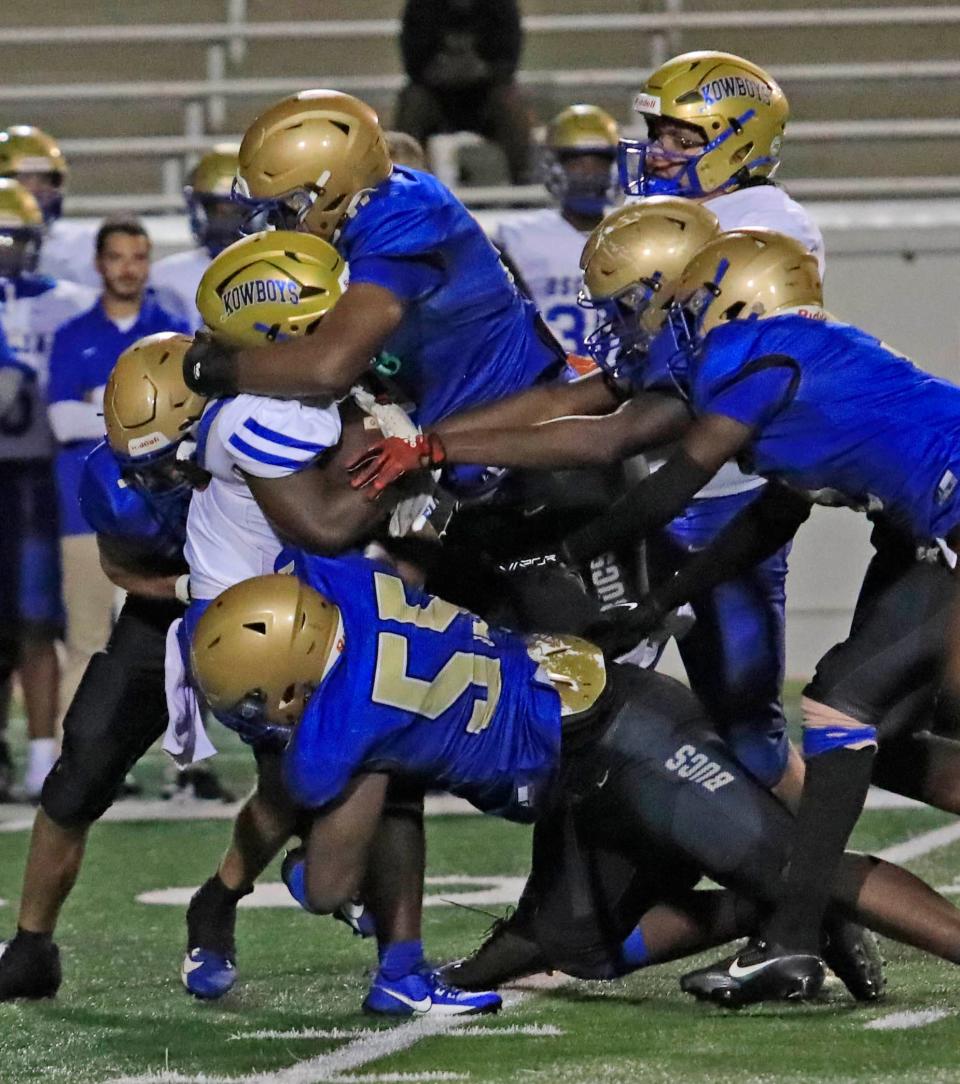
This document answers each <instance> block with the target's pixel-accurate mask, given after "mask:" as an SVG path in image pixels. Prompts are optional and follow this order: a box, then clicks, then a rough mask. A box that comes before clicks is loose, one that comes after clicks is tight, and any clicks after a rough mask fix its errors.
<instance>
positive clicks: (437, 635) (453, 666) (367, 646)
mask: <svg viewBox="0 0 960 1084" xmlns="http://www.w3.org/2000/svg"><path fill="white" fill-rule="evenodd" d="M295 572H296V574H297V575H299V576H300V578H301V579H303V580H304V581H305V582H306V583H308V584H310V586H312V587H314V588H316V589H317V590H318V591H320V592H321V593H322V594H323V595H324V596H326V597H327V598H328V599H330V600H331V601H332V602H334V603H336V605H337V606H338V607H339V608H340V614H341V620H342V622H343V629H342V650H341V653H340V655H339V657H338V658H337V660H336V662H335V663H334V664H333V666H332V667H330V668H329V669H328V671H327V674H326V676H325V677H324V679H323V680H322V682H321V684H320V686H319V687H318V688H317V690H316V691H315V692H314V693H313V695H312V696H311V698H310V700H309V701H308V703H307V708H306V711H305V712H304V714H303V717H302V718H301V720H300V722H299V723H298V725H297V727H296V730H295V731H294V734H293V738H292V739H291V742H290V745H289V746H288V749H287V752H286V755H285V761H284V770H285V775H286V780H287V785H288V787H289V789H290V792H291V794H292V795H293V797H294V799H295V800H296V802H297V803H298V804H299V805H303V806H306V807H309V808H318V807H320V806H323V805H326V804H327V803H328V802H331V801H333V800H334V799H335V798H336V797H337V796H338V795H340V794H341V793H342V792H343V790H344V788H345V786H346V785H347V783H348V781H349V780H350V778H351V777H352V776H354V775H356V774H357V773H358V772H362V771H378V770H379V771H396V772H400V773H403V774H406V775H411V776H416V777H417V778H420V779H422V780H424V781H425V782H427V783H428V784H429V785H431V786H433V787H438V788H440V789H442V790H449V791H451V792H452V793H454V794H458V795H460V796H461V797H463V798H466V799H467V800H468V801H470V802H472V803H473V804H474V805H475V806H476V807H477V808H478V809H481V810H483V811H484V812H488V813H494V814H497V815H499V816H503V817H507V818H509V819H511V820H519V821H529V820H533V819H535V817H536V814H537V811H538V810H537V806H538V800H539V799H540V797H541V796H542V795H543V794H544V792H545V791H546V789H547V787H548V785H549V782H550V780H551V778H552V776H553V774H554V772H555V769H556V768H557V766H558V762H559V756H560V699H559V697H558V695H557V693H556V691H555V690H554V689H553V688H552V687H551V686H550V685H548V684H544V683H542V682H541V681H539V680H537V679H536V677H535V675H536V673H537V665H536V664H535V663H534V662H533V661H532V660H531V658H530V657H529V655H528V654H527V651H526V648H525V646H524V644H523V642H522V641H521V640H520V639H519V638H518V637H516V636H513V635H511V634H510V633H507V632H506V631H504V630H503V629H496V628H489V627H488V626H487V625H486V624H485V623H484V622H483V621H481V620H480V619H479V618H478V617H475V616H474V615H473V614H471V613H467V612H466V611H464V610H461V609H459V608H458V607H456V606H454V605H452V604H451V603H449V602H444V601H443V600H442V599H438V598H434V597H433V596H432V595H428V594H426V593H425V592H423V591H419V590H416V589H414V588H411V587H408V586H406V585H405V584H404V582H403V581H402V580H401V579H400V577H399V576H397V575H396V573H395V572H394V571H393V570H392V569H390V568H389V567H387V566H385V565H381V564H378V563H376V562H373V561H369V560H366V559H365V558H362V557H356V556H344V557H338V558H326V557H317V556H313V555H309V554H303V553H297V555H296V558H295Z"/></svg>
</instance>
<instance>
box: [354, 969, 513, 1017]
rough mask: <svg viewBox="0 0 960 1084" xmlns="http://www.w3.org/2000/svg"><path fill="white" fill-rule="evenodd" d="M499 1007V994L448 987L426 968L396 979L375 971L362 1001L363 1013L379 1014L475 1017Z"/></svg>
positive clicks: (500, 1003) (434, 972)
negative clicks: (386, 977) (469, 991)
mask: <svg viewBox="0 0 960 1084" xmlns="http://www.w3.org/2000/svg"><path fill="white" fill-rule="evenodd" d="M502 1006H503V1001H502V1000H501V998H500V995H499V994H495V993H493V992H492V991H489V990H484V991H479V992H476V993H468V992H467V991H466V990H460V989H458V988H457V987H456V986H447V984H446V983H445V982H443V981H442V979H441V978H440V976H439V975H438V974H437V972H436V971H430V970H426V969H424V970H422V971H414V972H413V973H412V974H410V975H404V976H403V977H402V978H399V979H385V978H384V977H383V975H382V974H381V972H379V971H378V972H377V973H376V975H374V978H373V983H372V984H371V986H370V990H369V992H368V993H367V996H366V997H365V998H364V1001H363V1011H364V1012H368V1013H375V1014H377V1015H382V1016H427V1015H428V1014H430V1015H433V1016H478V1015H480V1014H481V1013H494V1012H499V1010H500V1009H501V1008H502Z"/></svg>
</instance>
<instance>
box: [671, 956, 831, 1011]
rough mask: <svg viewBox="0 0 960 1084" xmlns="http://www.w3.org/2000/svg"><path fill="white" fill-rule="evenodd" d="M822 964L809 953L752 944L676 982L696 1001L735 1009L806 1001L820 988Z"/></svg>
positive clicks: (691, 972) (815, 994)
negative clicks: (770, 1003) (764, 1003)
mask: <svg viewBox="0 0 960 1084" xmlns="http://www.w3.org/2000/svg"><path fill="white" fill-rule="evenodd" d="M824 975H825V968H824V965H823V960H821V959H820V957H819V956H815V955H814V954H813V953H810V952H790V951H788V950H787V949H784V948H781V947H780V946H779V945H768V944H767V943H766V942H765V941H759V940H752V941H750V942H749V944H748V945H747V947H746V948H744V949H742V950H741V951H740V952H738V953H737V954H736V955H734V956H728V957H727V958H726V959H725V960H719V961H718V962H717V963H715V964H711V965H710V966H709V967H702V968H700V970H699V971H690V972H688V973H687V974H686V975H684V976H683V977H682V978H681V979H680V989H681V990H682V991H683V992H684V993H685V994H692V995H693V996H694V997H695V998H697V999H698V1000H700V1001H712V1002H714V1003H715V1004H717V1005H726V1006H728V1007H730V1008H739V1007H740V1006H741V1005H752V1004H754V1003H755V1002H757V1001H807V1000H809V999H810V998H813V997H816V996H817V993H818V992H819V990H820V987H821V986H822V985H823V980H824Z"/></svg>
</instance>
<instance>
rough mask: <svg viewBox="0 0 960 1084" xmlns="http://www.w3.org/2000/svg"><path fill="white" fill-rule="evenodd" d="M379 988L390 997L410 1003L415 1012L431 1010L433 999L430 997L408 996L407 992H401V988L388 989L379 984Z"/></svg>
mask: <svg viewBox="0 0 960 1084" xmlns="http://www.w3.org/2000/svg"><path fill="white" fill-rule="evenodd" d="M377 989H378V990H382V991H383V992H384V993H385V994H388V995H389V996H390V997H393V998H396V999H397V1001H400V1002H402V1003H403V1004H404V1005H409V1007H410V1008H411V1009H413V1011H414V1012H429V1011H430V1006H431V1005H432V1004H433V1001H432V1000H431V999H430V998H429V997H420V998H412V997H407V995H406V994H401V993H400V991H399V990H388V989H386V987H383V986H378V987H377Z"/></svg>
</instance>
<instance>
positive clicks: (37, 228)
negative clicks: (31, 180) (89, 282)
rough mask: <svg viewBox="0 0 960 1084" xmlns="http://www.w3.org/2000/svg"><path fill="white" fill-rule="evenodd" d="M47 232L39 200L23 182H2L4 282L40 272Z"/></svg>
mask: <svg viewBox="0 0 960 1084" xmlns="http://www.w3.org/2000/svg"><path fill="white" fill-rule="evenodd" d="M43 231H44V221H43V215H42V213H41V211H40V206H39V204H38V203H37V201H36V198H35V197H34V196H33V195H32V194H31V193H30V192H29V191H28V190H27V188H25V187H24V185H22V184H21V183H20V182H19V181H16V180H14V179H13V178H10V177H4V178H0V278H16V277H17V276H18V275H22V274H24V273H28V272H31V271H35V270H36V269H37V260H38V259H39V256H40V245H41V243H42V241H43Z"/></svg>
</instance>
